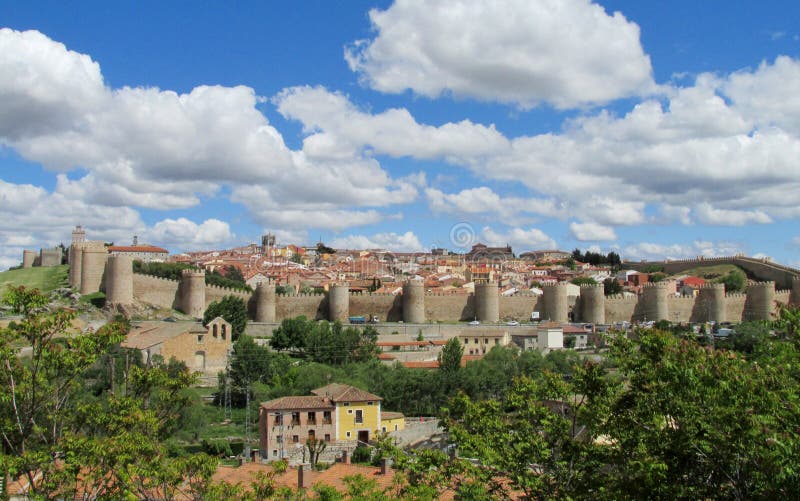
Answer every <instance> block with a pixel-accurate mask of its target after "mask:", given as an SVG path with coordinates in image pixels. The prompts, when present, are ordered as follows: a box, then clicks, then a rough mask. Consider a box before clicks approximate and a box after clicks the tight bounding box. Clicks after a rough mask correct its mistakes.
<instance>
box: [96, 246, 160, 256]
mask: <svg viewBox="0 0 800 501" xmlns="http://www.w3.org/2000/svg"><path fill="white" fill-rule="evenodd" d="M108 252H153V253H163V254H169V251H168V250H167V249H162V248H161V247H156V246H153V245H136V246H133V245H112V246H110V247H108Z"/></svg>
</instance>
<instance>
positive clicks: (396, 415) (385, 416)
mask: <svg viewBox="0 0 800 501" xmlns="http://www.w3.org/2000/svg"><path fill="white" fill-rule="evenodd" d="M404 417H405V415H403V413H402V412H387V411H381V419H402V418H404Z"/></svg>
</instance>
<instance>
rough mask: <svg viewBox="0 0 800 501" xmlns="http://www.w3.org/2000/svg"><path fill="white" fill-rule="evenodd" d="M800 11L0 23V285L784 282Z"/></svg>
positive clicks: (798, 244)
mask: <svg viewBox="0 0 800 501" xmlns="http://www.w3.org/2000/svg"><path fill="white" fill-rule="evenodd" d="M797 19H800V6H798V4H797V3H796V2H777V1H774V2H769V1H767V2H759V3H753V2H717V1H709V2H688V1H687V2H682V1H674V2H641V1H638V2H637V1H613V2H612V1H609V2H602V3H590V2H587V1H582V0H559V1H533V0H519V1H512V0H507V1H497V2H493V3H492V4H491V5H488V4H484V3H475V2H455V1H453V2H438V3H436V4H433V3H430V2H428V3H423V2H417V1H405V2H388V1H384V2H363V1H348V2H327V1H314V2H237V3H236V4H235V5H233V4H229V3H222V2H215V3H211V2H127V3H125V2H112V3H109V2H80V3H76V4H69V3H66V2H34V1H32V2H13V3H12V2H2V3H0V26H3V27H5V28H3V30H2V31H0V269H2V268H5V267H8V266H12V265H15V264H18V263H19V261H20V260H21V255H22V249H23V248H36V247H39V246H44V245H53V244H57V243H59V242H67V241H68V239H69V233H70V229H71V227H72V226H74V225H75V224H82V225H83V226H84V227H86V229H87V231H88V233H89V237H90V238H96V239H104V240H107V241H115V242H127V241H129V240H130V239H131V237H132V236H133V235H139V238H140V240H145V241H147V242H149V243H153V244H157V245H162V246H165V247H168V248H169V249H170V250H172V251H180V250H188V249H201V248H219V247H227V246H231V245H236V244H240V243H247V242H252V241H258V240H259V236H260V235H261V234H262V233H264V232H267V231H271V232H273V233H276V234H277V235H278V236H279V240H280V242H282V243H298V244H305V243H307V244H313V243H315V242H317V241H318V240H319V239H322V240H323V241H325V242H326V243H328V244H331V245H335V246H343V247H385V248H389V249H392V250H422V249H428V248H431V247H434V246H444V247H448V248H450V249H452V250H461V249H463V248H465V247H468V246H469V245H470V244H471V243H474V242H476V241H482V242H485V243H489V244H497V245H503V244H505V243H509V244H511V245H512V246H513V247H514V249H515V250H516V251H518V252H522V251H525V250H531V249H542V248H550V247H558V248H562V249H566V250H571V249H573V248H576V247H578V248H581V249H589V248H591V249H595V250H601V251H603V252H607V251H609V250H615V251H617V252H619V253H620V254H622V256H623V257H624V258H629V259H644V258H661V257H669V258H682V257H693V256H697V255H701V254H702V255H707V256H714V255H729V254H732V253H737V252H743V253H746V254H749V255H757V256H771V257H772V258H773V259H775V260H776V261H779V262H782V263H787V264H793V265H800V225H798V219H799V218H800V201H799V200H800V199H798V193H800V161H799V160H798V159H800V97H799V96H800V31H799V30H798V28H797V23H796V20H797Z"/></svg>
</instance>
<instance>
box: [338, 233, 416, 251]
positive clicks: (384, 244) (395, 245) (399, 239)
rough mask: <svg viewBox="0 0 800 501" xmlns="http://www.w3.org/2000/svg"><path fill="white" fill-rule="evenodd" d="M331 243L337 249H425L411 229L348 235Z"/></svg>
mask: <svg viewBox="0 0 800 501" xmlns="http://www.w3.org/2000/svg"><path fill="white" fill-rule="evenodd" d="M329 245H330V246H332V247H334V248H337V249H386V250H390V251H395V252H419V251H422V250H424V248H423V246H422V244H421V243H420V242H419V238H417V236H416V235H415V234H414V233H413V232H411V231H407V232H405V233H394V232H390V233H377V234H375V235H372V236H365V235H348V236H345V237H339V238H335V239H333V240H332V241H331V242H330V244H329Z"/></svg>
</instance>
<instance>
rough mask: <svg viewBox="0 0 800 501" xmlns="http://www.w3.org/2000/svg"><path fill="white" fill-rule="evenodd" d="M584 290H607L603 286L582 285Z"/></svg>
mask: <svg viewBox="0 0 800 501" xmlns="http://www.w3.org/2000/svg"><path fill="white" fill-rule="evenodd" d="M583 289H605V286H604V285H603V284H581V290H583Z"/></svg>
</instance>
